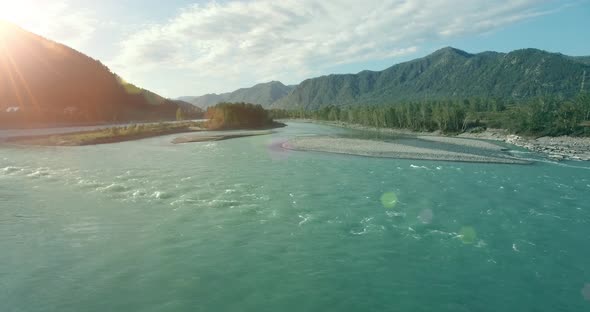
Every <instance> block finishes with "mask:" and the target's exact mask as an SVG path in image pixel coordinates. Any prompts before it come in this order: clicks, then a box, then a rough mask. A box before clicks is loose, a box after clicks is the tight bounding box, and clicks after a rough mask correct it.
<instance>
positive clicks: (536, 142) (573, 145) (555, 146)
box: [305, 120, 590, 161]
mask: <svg viewBox="0 0 590 312" xmlns="http://www.w3.org/2000/svg"><path fill="white" fill-rule="evenodd" d="M305 121H307V122H317V123H320V124H327V125H333V126H338V127H344V128H349V129H357V130H368V131H379V132H382V133H390V134H400V135H409V136H416V137H420V138H421V139H426V138H437V139H432V140H439V141H440V140H447V138H448V139H452V138H454V137H456V138H465V139H477V140H490V141H501V142H504V143H508V144H512V145H515V146H519V147H522V148H525V149H528V150H530V151H533V152H536V153H540V154H543V155H544V156H546V157H547V158H549V159H552V160H575V161H590V138H589V137H570V136H559V137H540V138H532V137H523V136H518V135H514V134H511V133H510V132H508V131H507V130H505V129H487V130H485V131H482V132H478V133H468V132H466V133H461V134H458V135H456V136H443V135H442V134H441V133H440V132H438V131H435V132H418V131H411V130H407V129H389V128H373V127H366V126H361V125H354V124H348V123H343V122H327V121H316V120H305ZM473 141H475V140H473Z"/></svg>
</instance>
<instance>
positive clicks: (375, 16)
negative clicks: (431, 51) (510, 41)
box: [111, 0, 544, 91]
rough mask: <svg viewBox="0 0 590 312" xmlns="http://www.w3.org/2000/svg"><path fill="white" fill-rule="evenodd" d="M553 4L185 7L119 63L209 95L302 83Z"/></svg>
mask: <svg viewBox="0 0 590 312" xmlns="http://www.w3.org/2000/svg"><path fill="white" fill-rule="evenodd" d="M543 3H544V1H537V0H512V1H487V0H470V1H458V0H439V1H433V0H414V1H405V0H391V1H379V0H365V1H358V0H341V1H314V0H283V1H272V0H261V1H248V2H238V1H232V2H225V3H216V2H212V3H210V4H207V5H194V6H191V7H188V8H185V9H183V10H182V11H180V12H179V14H178V15H177V16H176V17H174V18H172V19H170V20H168V21H167V22H165V23H161V24H151V25H146V26H145V27H144V29H143V30H141V31H139V32H136V33H133V34H131V35H130V36H129V37H128V38H125V39H124V41H123V42H122V43H121V50H120V54H119V55H118V57H117V58H116V59H115V60H114V61H113V62H111V64H113V66H114V67H115V68H116V69H117V70H120V71H122V72H123V73H126V74H128V75H131V76H134V77H139V76H140V75H142V74H146V73H150V72H157V71H158V70H163V69H165V70H182V71H190V72H191V73H192V77H193V80H194V81H195V85H201V89H203V88H204V87H207V88H212V89H215V90H219V89H220V86H222V87H221V89H225V90H231V89H232V88H234V87H238V86H243V85H241V84H243V83H244V82H245V81H248V82H250V83H255V82H260V81H265V80H270V79H287V80H288V81H299V80H301V79H304V78H307V77H309V76H313V75H317V74H323V73H324V69H327V68H330V67H332V66H335V65H338V64H347V63H355V62H360V61H367V60H381V59H388V58H392V57H396V56H402V55H407V54H411V53H414V52H416V51H417V50H418V49H419V47H420V45H421V44H423V43H424V42H428V41H431V40H437V39H448V38H454V37H458V36H464V35H470V34H479V33H485V32H489V31H493V30H495V29H498V28H500V27H503V26H506V25H508V24H511V23H515V22H518V21H521V20H524V19H527V18H531V17H534V16H536V15H539V14H543V12H542V11H541V10H540V9H539V7H540V5H541V4H543ZM202 91H207V90H202Z"/></svg>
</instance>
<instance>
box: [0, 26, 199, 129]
mask: <svg viewBox="0 0 590 312" xmlns="http://www.w3.org/2000/svg"><path fill="white" fill-rule="evenodd" d="M0 72H1V73H2V75H0V127H11V126H16V127H20V126H47V125H64V124H85V123H102V122H122V121H139V120H163V119H173V118H175V114H176V110H177V109H178V107H179V105H180V106H183V107H185V108H186V109H188V106H186V105H184V104H182V103H180V102H175V101H171V100H167V99H164V98H162V97H161V96H159V95H157V94H155V93H152V92H150V91H147V90H144V89H141V88H138V87H136V86H134V85H131V84H128V83H126V82H124V81H123V80H122V79H120V78H119V77H118V76H116V75H115V74H113V73H112V72H111V71H110V70H109V69H108V68H107V67H106V66H104V65H103V64H102V63H100V62H99V61H97V60H94V59H92V58H90V57H88V56H86V55H84V54H82V53H80V52H78V51H76V50H74V49H71V48H69V47H67V46H65V45H62V44H59V43H56V42H53V41H51V40H48V39H45V38H43V37H40V36H37V35H35V34H33V33H30V32H27V31H25V30H23V29H21V28H19V27H17V26H14V25H12V24H8V23H5V22H0Z"/></svg>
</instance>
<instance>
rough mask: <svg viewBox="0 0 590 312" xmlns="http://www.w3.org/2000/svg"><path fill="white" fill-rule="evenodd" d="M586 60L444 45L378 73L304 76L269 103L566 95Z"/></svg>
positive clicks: (586, 69)
mask: <svg viewBox="0 0 590 312" xmlns="http://www.w3.org/2000/svg"><path fill="white" fill-rule="evenodd" d="M585 60H586V59H585V58H576V59H572V58H571V57H569V56H564V55H562V54H558V53H549V52H545V51H541V50H536V49H524V50H516V51H513V52H510V53H497V52H483V53H479V54H470V53H467V52H465V51H461V50H458V49H454V48H450V47H448V48H444V49H441V50H438V51H436V52H434V53H432V54H430V55H428V56H426V57H424V58H420V59H416V60H413V61H409V62H405V63H401V64H397V65H394V66H392V67H390V68H388V69H385V70H383V71H363V72H360V73H358V74H346V75H329V76H322V77H318V78H313V79H307V80H305V81H303V82H302V83H300V84H299V85H298V86H297V87H296V88H295V90H293V91H292V92H291V93H290V94H289V95H288V96H286V97H284V98H282V99H280V100H278V101H277V102H275V103H274V104H273V105H272V107H273V108H289V109H293V108H304V109H312V110H314V109H319V108H322V107H326V106H329V105H336V106H350V105H359V104H377V105H378V104H387V103H393V102H398V101H405V100H428V99H449V98H468V97H479V98H502V99H508V100H522V99H527V98H532V97H537V96H542V95H552V96H557V97H563V98H571V97H573V96H575V95H576V94H578V93H579V91H580V89H581V86H582V80H583V79H582V78H583V76H584V75H586V78H588V77H589V76H590V65H587V64H585V63H584V61H585Z"/></svg>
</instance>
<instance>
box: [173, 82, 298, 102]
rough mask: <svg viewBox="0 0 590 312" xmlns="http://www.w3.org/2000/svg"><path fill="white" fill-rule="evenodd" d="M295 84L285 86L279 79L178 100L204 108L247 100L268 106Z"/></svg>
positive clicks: (290, 89)
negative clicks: (234, 89) (225, 91)
mask: <svg viewBox="0 0 590 312" xmlns="http://www.w3.org/2000/svg"><path fill="white" fill-rule="evenodd" d="M294 87H295V86H286V85H284V84H282V83H281V82H280V81H271V82H266V83H259V84H257V85H255V86H253V87H251V88H242V89H238V90H236V91H233V92H228V93H222V94H205V95H202V96H184V97H180V98H179V99H180V100H183V101H186V102H189V103H192V104H194V105H196V106H198V107H201V108H206V107H208V106H212V105H215V104H217V103H221V102H247V103H252V104H260V105H262V106H263V107H269V106H270V105H272V104H273V103H274V102H276V101H277V100H279V99H281V98H283V97H285V96H287V95H288V94H289V92H291V91H292V90H293V89H294Z"/></svg>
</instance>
